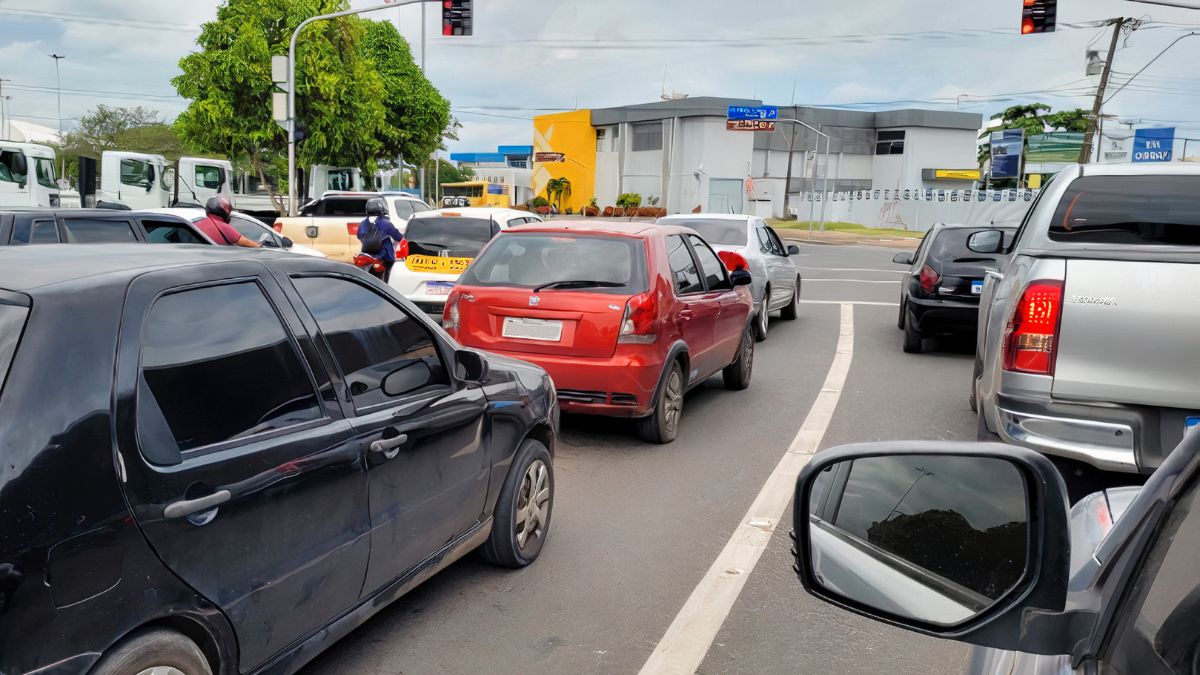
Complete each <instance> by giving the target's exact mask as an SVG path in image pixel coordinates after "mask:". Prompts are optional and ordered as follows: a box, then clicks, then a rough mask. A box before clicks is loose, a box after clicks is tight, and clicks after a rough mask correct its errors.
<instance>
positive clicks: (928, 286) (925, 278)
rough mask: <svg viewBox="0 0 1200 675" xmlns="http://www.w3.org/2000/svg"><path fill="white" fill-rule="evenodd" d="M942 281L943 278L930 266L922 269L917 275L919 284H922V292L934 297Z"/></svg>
mask: <svg viewBox="0 0 1200 675" xmlns="http://www.w3.org/2000/svg"><path fill="white" fill-rule="evenodd" d="M941 280H942V278H941V277H939V276H938V273H937V272H934V271H933V268H932V267H930V266H929V265H925V266H924V267H922V268H921V271H920V272H919V273H918V275H917V282H918V283H920V284H921V290H923V291H925V292H926V293H928V294H930V295H933V293H934V291H936V290H937V285H938V282H939V281H941Z"/></svg>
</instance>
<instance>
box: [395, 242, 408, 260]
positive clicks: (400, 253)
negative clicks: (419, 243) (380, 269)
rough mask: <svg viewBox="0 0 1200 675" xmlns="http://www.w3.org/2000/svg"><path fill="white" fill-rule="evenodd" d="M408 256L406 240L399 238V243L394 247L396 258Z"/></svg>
mask: <svg viewBox="0 0 1200 675" xmlns="http://www.w3.org/2000/svg"><path fill="white" fill-rule="evenodd" d="M407 257H408V240H407V239H401V240H400V244H399V245H398V246H397V247H396V260H404V259H405V258H407Z"/></svg>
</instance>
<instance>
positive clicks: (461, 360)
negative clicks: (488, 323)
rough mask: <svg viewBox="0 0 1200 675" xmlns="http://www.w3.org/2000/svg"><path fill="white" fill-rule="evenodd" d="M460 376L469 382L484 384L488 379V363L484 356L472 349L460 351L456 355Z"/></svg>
mask: <svg viewBox="0 0 1200 675" xmlns="http://www.w3.org/2000/svg"><path fill="white" fill-rule="evenodd" d="M454 360H455V362H456V364H457V366H458V376H459V377H461V378H462V379H464V380H466V381H467V382H482V381H483V380H484V379H485V378H487V374H488V362H487V358H485V357H484V355H483V354H481V353H479V352H477V351H474V350H472V349H460V350H458V351H457V352H456V353H455V354H454Z"/></svg>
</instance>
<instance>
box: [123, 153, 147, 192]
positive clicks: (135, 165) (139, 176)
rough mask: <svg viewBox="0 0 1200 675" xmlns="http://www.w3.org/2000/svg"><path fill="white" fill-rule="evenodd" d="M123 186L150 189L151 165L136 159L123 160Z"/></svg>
mask: <svg viewBox="0 0 1200 675" xmlns="http://www.w3.org/2000/svg"><path fill="white" fill-rule="evenodd" d="M121 184H122V185H132V186H134V187H140V188H146V189H149V188H150V186H151V185H153V183H151V182H150V165H149V164H147V163H145V162H142V161H138V160H136V159H123V160H121Z"/></svg>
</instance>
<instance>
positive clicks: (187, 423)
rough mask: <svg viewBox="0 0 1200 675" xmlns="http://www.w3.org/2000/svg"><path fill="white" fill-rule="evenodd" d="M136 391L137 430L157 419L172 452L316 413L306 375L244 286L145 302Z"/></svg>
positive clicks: (252, 289)
mask: <svg viewBox="0 0 1200 675" xmlns="http://www.w3.org/2000/svg"><path fill="white" fill-rule="evenodd" d="M139 388H140V389H139V393H138V427H139V435H142V434H143V433H144V432H152V430H153V429H154V428H155V427H156V425H157V424H158V423H161V421H165V422H166V426H167V427H168V428H169V429H170V435H171V436H172V437H173V438H174V440H175V443H176V444H177V445H178V447H179V449H180V450H181V451H187V450H194V449H196V448H200V447H203V446H207V445H212V444H214V443H221V442H224V441H230V440H235V439H239V438H245V437H248V436H252V435H255V434H259V433H263V432H266V431H271V430H274V429H279V428H283V427H288V426H291V425H295V424H300V423H303V422H308V421H311V420H316V419H320V418H321V416H322V412H321V407H320V403H319V402H318V400H317V394H316V391H315V390H314V388H313V385H312V382H311V380H310V379H309V377H308V371H307V370H306V369H305V367H304V365H303V363H302V362H301V359H300V357H299V355H298V354H297V352H296V349H295V347H294V346H293V343H292V341H291V340H290V339H289V337H288V334H287V332H286V331H285V329H284V327H283V323H282V321H281V320H280V318H279V315H278V314H276V312H275V309H274V308H273V307H272V306H271V303H270V302H268V300H267V298H266V296H265V295H264V294H263V291H262V289H261V288H260V287H259V286H258V284H256V283H253V282H244V283H237V284H224V285H221V286H206V287H202V288H196V289H191V290H186V291H181V292H178V293H173V294H170V295H166V296H163V297H162V298H160V299H159V300H158V301H157V302H155V303H154V306H153V307H152V308H151V310H150V313H149V315H148V316H147V317H146V323H145V328H144V329H143V331H142V370H141V381H140V383H139ZM161 440H162V439H154V441H155V442H161ZM142 441H143V442H149V439H148V438H146V437H145V436H143V437H142Z"/></svg>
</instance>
